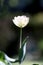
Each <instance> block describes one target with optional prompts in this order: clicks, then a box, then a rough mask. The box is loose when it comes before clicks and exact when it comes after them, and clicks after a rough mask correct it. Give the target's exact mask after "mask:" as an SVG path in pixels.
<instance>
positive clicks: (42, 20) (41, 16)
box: [30, 12, 43, 26]
mask: <svg viewBox="0 0 43 65" xmlns="http://www.w3.org/2000/svg"><path fill="white" fill-rule="evenodd" d="M30 25H32V26H41V25H43V12H39V13H37V14H34V15H33V16H31V19H30Z"/></svg>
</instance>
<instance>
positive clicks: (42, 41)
mask: <svg viewBox="0 0 43 65" xmlns="http://www.w3.org/2000/svg"><path fill="white" fill-rule="evenodd" d="M38 48H39V50H41V51H43V39H42V38H41V39H40V40H39V41H38Z"/></svg>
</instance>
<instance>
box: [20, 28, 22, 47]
mask: <svg viewBox="0 0 43 65" xmlns="http://www.w3.org/2000/svg"><path fill="white" fill-rule="evenodd" d="M21 46H22V28H20V48H21Z"/></svg>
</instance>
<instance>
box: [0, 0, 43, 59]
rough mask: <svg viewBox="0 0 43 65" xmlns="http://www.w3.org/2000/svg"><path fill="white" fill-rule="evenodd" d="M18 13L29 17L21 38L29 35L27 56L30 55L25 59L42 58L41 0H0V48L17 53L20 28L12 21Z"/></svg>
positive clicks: (42, 11) (8, 53) (11, 54)
mask: <svg viewBox="0 0 43 65" xmlns="http://www.w3.org/2000/svg"><path fill="white" fill-rule="evenodd" d="M18 15H26V16H29V17H30V22H29V24H28V25H27V26H26V27H25V28H23V39H24V38H25V37H26V36H29V40H28V41H27V42H28V44H27V57H28V56H30V55H31V56H30V57H29V58H28V59H27V58H26V60H29V59H30V60H43V0H0V50H2V51H4V52H5V53H6V54H7V55H8V56H10V57H13V56H15V55H18V52H19V31H20V30H19V28H17V27H16V26H15V25H14V24H13V22H12V19H13V18H14V16H18ZM33 56H34V57H33ZM37 57H38V58H37ZM31 58H32V59H31Z"/></svg>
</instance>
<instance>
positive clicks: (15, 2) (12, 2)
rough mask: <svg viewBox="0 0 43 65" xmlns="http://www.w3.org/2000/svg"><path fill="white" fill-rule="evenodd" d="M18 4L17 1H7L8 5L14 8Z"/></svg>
mask: <svg viewBox="0 0 43 65" xmlns="http://www.w3.org/2000/svg"><path fill="white" fill-rule="evenodd" d="M18 4H19V0H9V5H10V6H11V7H15V6H17V5H18Z"/></svg>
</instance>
